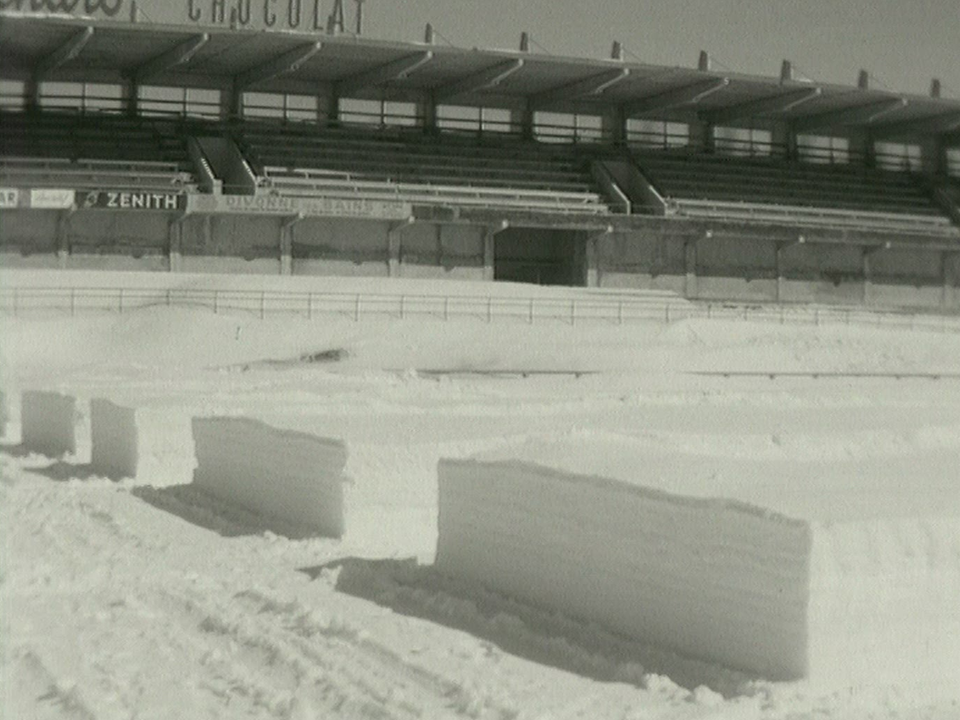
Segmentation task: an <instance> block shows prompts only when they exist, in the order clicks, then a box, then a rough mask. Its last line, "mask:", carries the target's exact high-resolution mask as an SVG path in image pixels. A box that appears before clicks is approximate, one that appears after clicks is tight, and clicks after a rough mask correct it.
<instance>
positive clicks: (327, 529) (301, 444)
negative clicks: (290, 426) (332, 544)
mask: <svg viewBox="0 0 960 720" xmlns="http://www.w3.org/2000/svg"><path fill="white" fill-rule="evenodd" d="M192 424H193V440H194V445H195V448H196V457H197V468H196V470H195V471H194V476H193V478H194V482H195V483H196V484H197V487H198V488H199V489H201V490H203V491H204V492H206V493H208V494H210V495H213V496H215V497H218V498H220V499H222V500H225V501H227V502H231V503H234V504H237V505H240V506H242V507H244V508H246V509H247V510H250V511H252V512H255V513H257V514H259V515H263V516H264V517H265V518H273V519H275V520H277V521H279V522H280V523H282V524H283V526H293V527H296V528H302V529H304V530H308V531H311V532H314V533H316V534H319V535H325V536H329V537H337V538H339V537H341V536H342V535H343V530H344V511H343V486H342V484H343V468H344V466H345V465H346V462H347V450H346V447H345V446H344V444H343V443H341V442H339V441H336V440H329V439H325V438H319V437H316V436H314V435H309V434H307V433H302V432H296V431H293V430H280V429H278V428H274V427H271V426H270V425H267V424H265V423H263V422H260V421H257V420H251V419H248V418H226V417H209V418H194V419H193V423H192Z"/></svg>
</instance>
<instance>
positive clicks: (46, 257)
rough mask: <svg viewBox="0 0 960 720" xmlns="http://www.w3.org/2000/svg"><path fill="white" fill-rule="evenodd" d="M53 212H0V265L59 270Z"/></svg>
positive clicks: (55, 223) (55, 220)
mask: <svg viewBox="0 0 960 720" xmlns="http://www.w3.org/2000/svg"><path fill="white" fill-rule="evenodd" d="M59 215H60V213H59V212H57V211H54V210H4V211H3V212H0V265H2V266H3V267H26V268H55V267H57V223H58V222H59Z"/></svg>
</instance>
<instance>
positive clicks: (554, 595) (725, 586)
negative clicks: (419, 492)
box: [436, 460, 811, 679]
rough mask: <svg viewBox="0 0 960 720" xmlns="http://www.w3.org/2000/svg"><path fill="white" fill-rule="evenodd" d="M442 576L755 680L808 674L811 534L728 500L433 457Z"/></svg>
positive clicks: (800, 523)
mask: <svg viewBox="0 0 960 720" xmlns="http://www.w3.org/2000/svg"><path fill="white" fill-rule="evenodd" d="M439 483H440V488H439V490H440V495H439V539H438V545H437V560H436V564H437V567H438V569H439V570H440V571H441V572H444V573H447V574H450V575H454V576H458V577H461V578H465V579H467V580H470V581H473V582H477V583H482V584H484V585H486V586H489V587H491V588H495V589H497V590H500V591H502V592H504V593H506V594H509V595H512V596H515V597H518V598H522V599H525V600H528V601H531V602H534V603H537V604H540V605H543V606H546V607H549V608H553V609H556V610H559V611H561V612H564V613H567V614H569V615H572V616H576V617H579V618H582V619H586V620H590V621H596V622H598V623H602V624H603V625H605V626H607V627H610V628H612V629H614V630H617V631H619V632H623V633H625V634H628V635H630V636H632V637H635V638H638V639H640V640H642V641H645V642H651V643H655V644H658V645H661V646H664V647H668V648H672V649H674V650H677V651H679V652H682V653H684V654H687V655H691V656H694V657H700V658H703V659H706V660H712V661H717V662H721V663H723V664H725V665H727V666H730V667H734V668H740V669H743V670H746V671H751V672H755V673H758V674H760V675H762V676H765V677H770V678H777V679H787V678H799V677H802V676H804V675H806V674H807V673H808V654H807V650H808V644H807V643H808V635H807V604H808V591H809V585H810V578H809V567H810V566H809V562H810V551H811V535H810V529H809V526H808V524H807V523H806V522H803V521H799V520H793V519H789V518H786V517H783V516H780V515H776V514H774V513H766V512H764V511H762V510H760V509H759V508H754V507H751V506H748V505H745V504H742V503H737V502H734V501H722V500H703V499H695V498H690V497H684V496H678V495H670V494H667V493H662V492H658V491H654V490H648V489H644V488H641V487H638V486H634V485H629V484H626V483H622V482H618V481H612V480H605V479H601V478H594V477H586V476H579V475H574V474H569V473H563V472H559V471H555V470H550V469H547V468H543V467H539V466H536V465H530V464H525V463H520V462H491V463H481V462H475V461H464V460H441V461H440V464H439Z"/></svg>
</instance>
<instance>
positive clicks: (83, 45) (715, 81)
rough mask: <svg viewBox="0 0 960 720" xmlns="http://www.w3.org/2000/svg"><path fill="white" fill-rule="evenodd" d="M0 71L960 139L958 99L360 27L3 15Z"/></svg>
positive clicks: (59, 77) (10, 75) (19, 76)
mask: <svg viewBox="0 0 960 720" xmlns="http://www.w3.org/2000/svg"><path fill="white" fill-rule="evenodd" d="M0 58H2V70H0V74H2V75H3V77H5V78H10V79H27V78H29V77H31V76H33V77H35V78H38V79H43V80H60V81H86V82H111V83H116V82H124V81H129V80H131V79H136V80H137V81H138V82H140V83H143V84H150V85H169V86H177V87H211V88H222V87H228V86H230V85H231V84H234V85H236V86H239V87H241V88H242V89H249V90H254V91H255V90H260V91H273V92H291V93H294V92H295V93H310V94H313V93H316V94H319V93H323V92H326V91H327V89H328V88H330V87H333V88H335V89H336V91H337V92H338V94H340V95H341V96H343V97H355V98H384V99H398V100H399V99H409V98H411V97H414V96H416V95H417V94H421V93H424V92H430V93H434V95H435V97H436V98H437V99H438V101H440V102H443V103H445V104H457V105H472V106H480V105H482V106H486V107H518V106H521V105H522V104H523V103H524V102H530V103H531V105H532V106H533V107H534V108H535V109H538V110H545V111H556V112H580V113H593V114H596V113H599V112H601V111H603V110H604V109H608V108H612V107H617V106H619V107H622V108H624V109H625V111H626V112H627V114H628V115H629V116H634V117H647V118H653V119H674V120H681V121H682V120H689V119H693V118H699V119H702V120H708V121H711V122H714V123H716V124H726V125H740V126H750V125H755V124H758V123H762V121H763V120H764V119H776V120H781V121H784V120H786V121H790V122H793V123H795V127H796V129H797V130H798V131H799V132H810V133H819V134H823V133H825V132H826V131H829V130H831V129H834V128H843V127H869V128H871V129H872V130H874V131H876V132H877V133H878V134H881V135H890V136H897V135H902V136H916V135H927V134H940V135H944V136H946V137H948V138H956V137H957V133H958V130H960V100H954V99H946V98H934V97H928V96H923V95H907V94H901V93H896V92H892V91H889V90H886V89H877V88H861V87H857V86H844V85H831V84H823V83H817V82H812V81H807V80H790V79H786V80H782V79H781V78H780V77H766V76H756V75H746V74H739V73H730V72H725V71H717V70H706V71H704V70H698V69H695V68H683V67H667V66H660V65H647V64H642V63H632V62H626V61H623V60H617V59H608V60H597V59H585V58H571V57H560V56H550V55H541V54H531V53H526V52H520V51H509V50H482V49H476V48H474V49H463V48H455V47H446V46H437V45H427V44H422V43H400V42H388V41H381V40H372V39H367V38H362V37H354V36H349V35H339V36H336V35H323V34H316V33H301V32H265V31H252V30H230V29H228V28H210V29H205V28H197V27H187V26H177V25H145V24H131V23H121V22H115V21H101V20H92V19H85V18H79V17H68V16H50V17H37V16H35V15H27V14H20V13H17V12H4V13H0Z"/></svg>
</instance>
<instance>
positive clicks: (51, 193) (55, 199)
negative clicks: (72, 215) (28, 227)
mask: <svg viewBox="0 0 960 720" xmlns="http://www.w3.org/2000/svg"><path fill="white" fill-rule="evenodd" d="M75 196H76V192H75V191H73V190H60V189H55V188H39V189H36V190H31V191H30V207H32V208H38V209H41V210H66V209H67V208H71V207H73V202H74V200H75Z"/></svg>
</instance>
